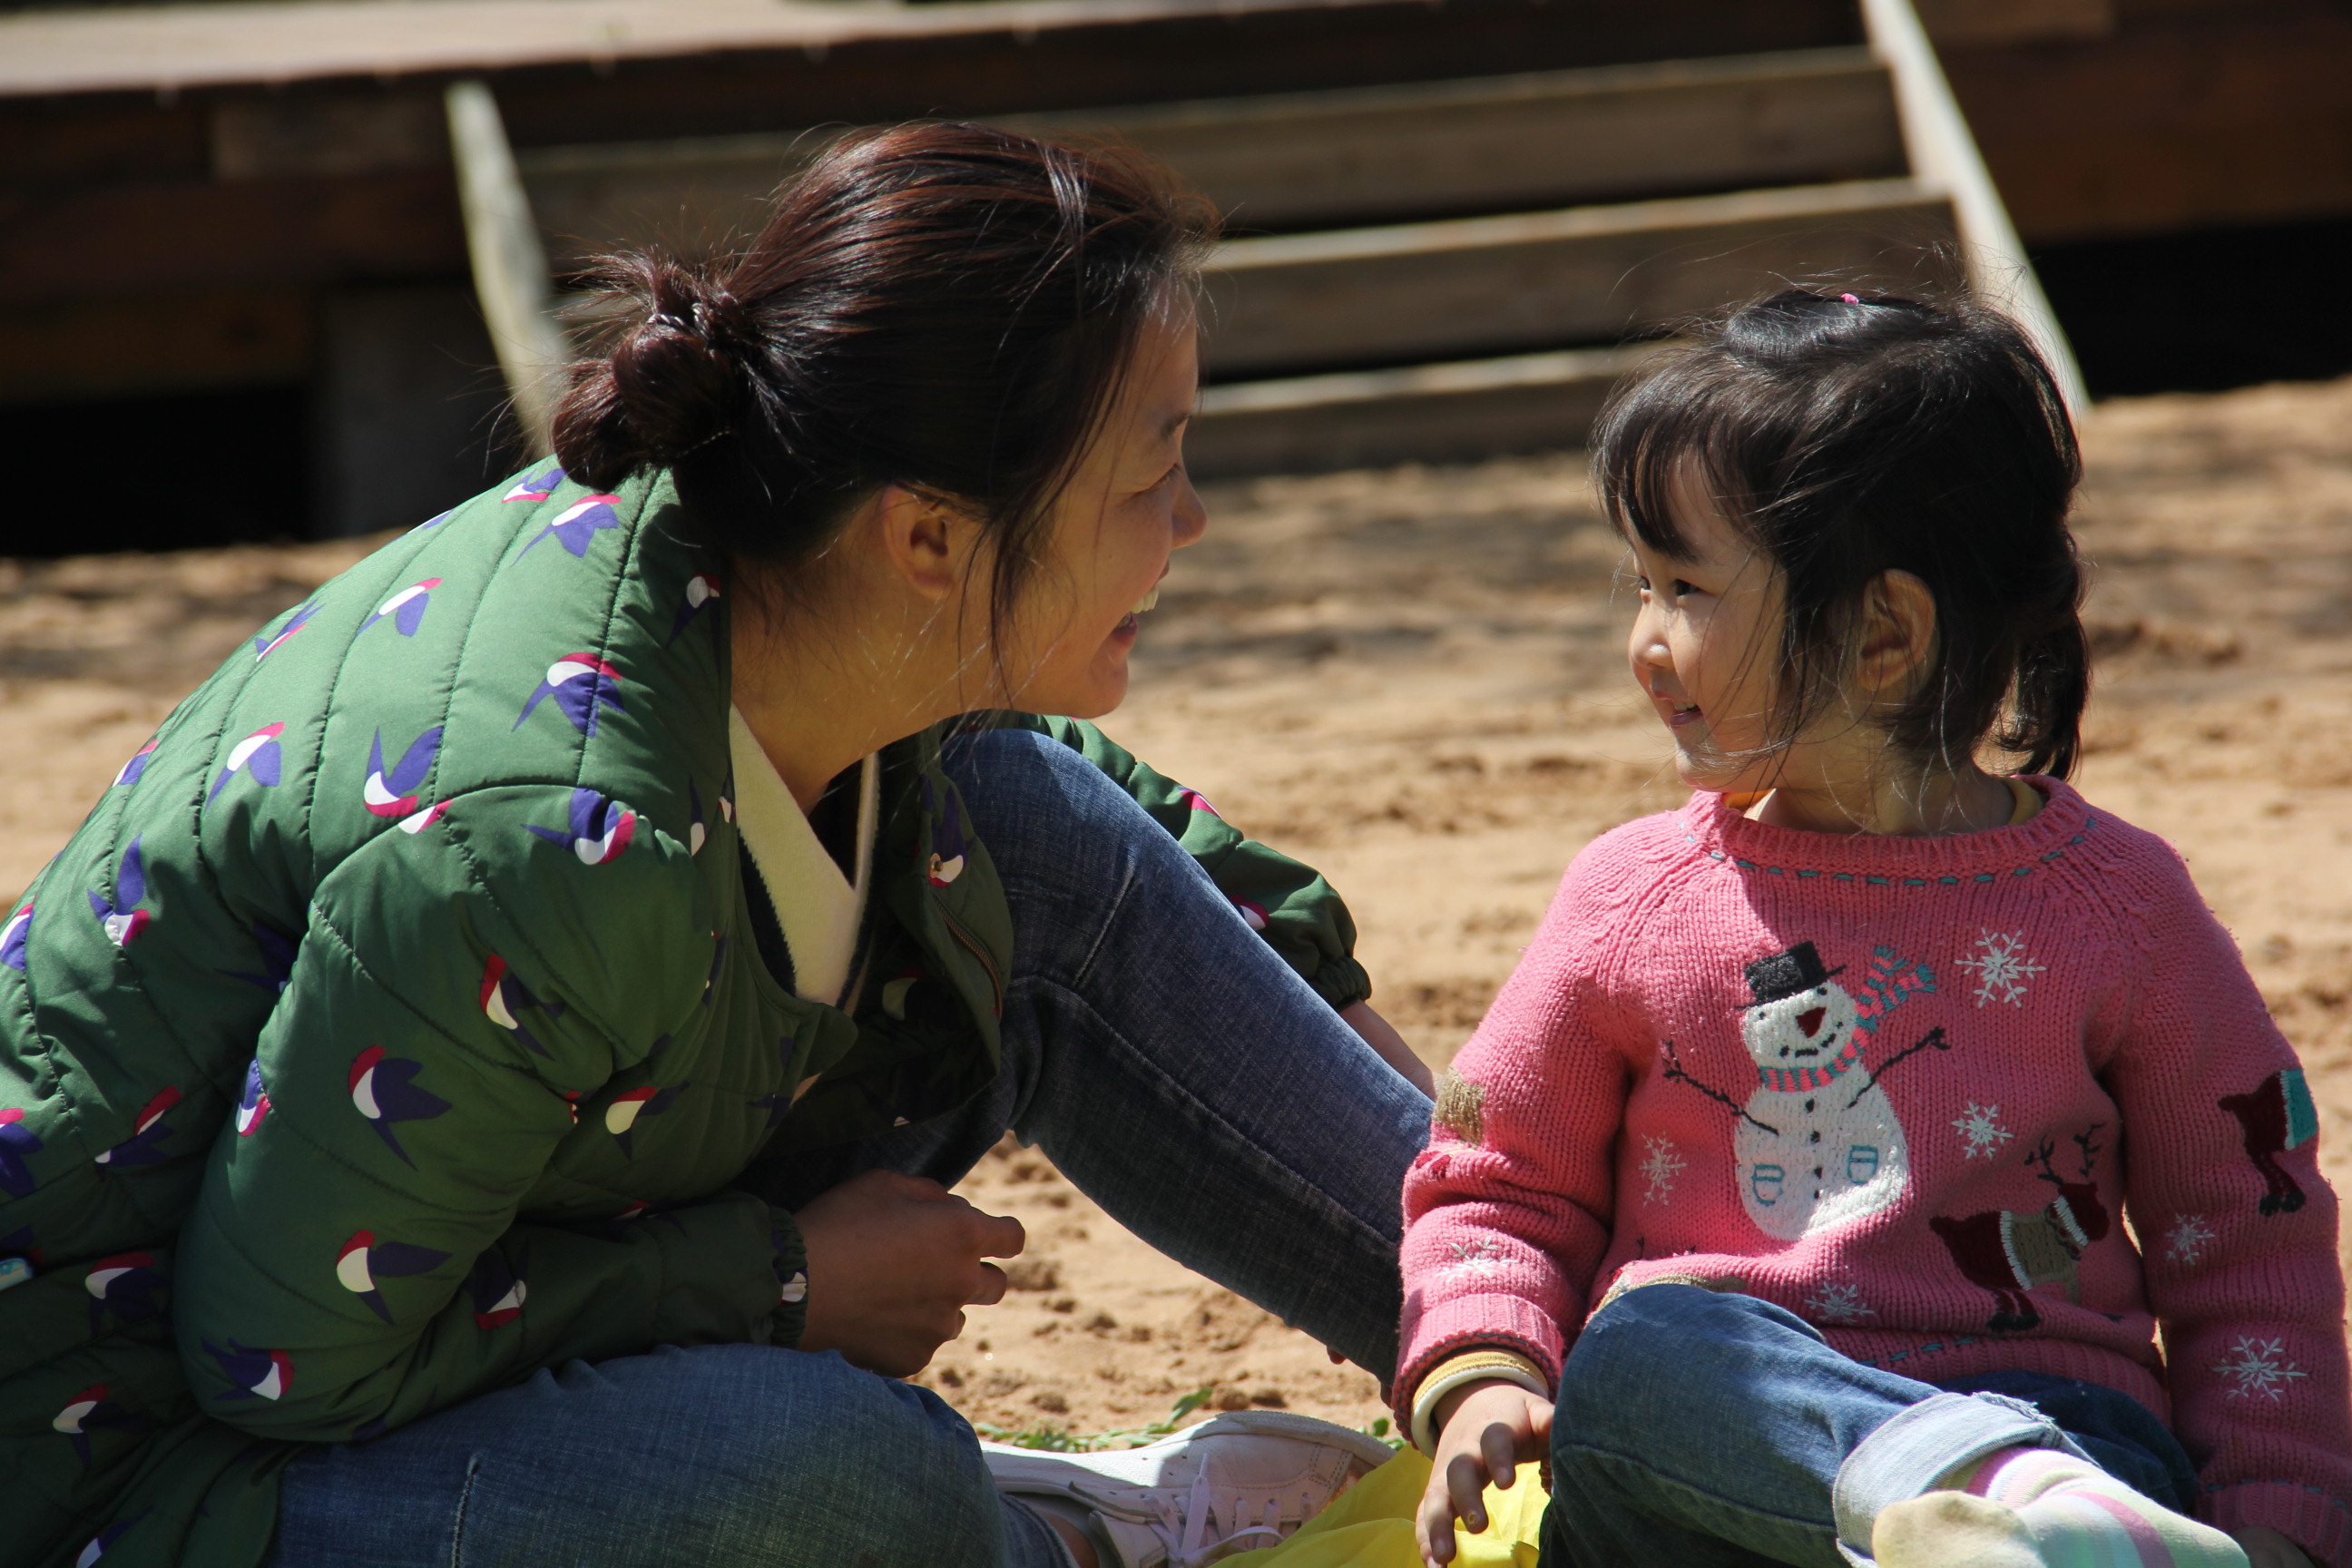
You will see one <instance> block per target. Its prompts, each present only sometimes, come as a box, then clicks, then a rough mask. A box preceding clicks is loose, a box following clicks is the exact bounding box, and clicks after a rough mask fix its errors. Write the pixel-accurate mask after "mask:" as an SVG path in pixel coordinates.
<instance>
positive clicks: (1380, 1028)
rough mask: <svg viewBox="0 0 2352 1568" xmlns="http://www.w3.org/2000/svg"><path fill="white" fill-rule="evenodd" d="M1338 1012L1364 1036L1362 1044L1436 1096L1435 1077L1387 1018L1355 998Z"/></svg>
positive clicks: (1419, 1087) (1415, 1083)
mask: <svg viewBox="0 0 2352 1568" xmlns="http://www.w3.org/2000/svg"><path fill="white" fill-rule="evenodd" d="M1339 1016H1340V1017H1341V1018H1342V1019H1344V1020H1345V1021H1346V1023H1347V1026H1348V1027H1349V1028H1351V1029H1353V1030H1355V1031H1356V1033H1358V1034H1359V1035H1361V1036H1362V1037H1364V1044H1366V1045H1368V1046H1370V1047H1372V1049H1374V1050H1376V1051H1378V1052H1380V1053H1381V1060H1382V1061H1384V1062H1386V1063H1388V1064H1389V1066H1391V1067H1392V1068H1396V1069H1397V1071H1399V1072H1401V1073H1402V1074H1404V1076H1405V1079H1406V1081H1407V1082H1409V1083H1411V1084H1412V1087H1413V1088H1415V1089H1419V1090H1421V1092H1422V1093H1423V1094H1425V1095H1427V1096H1429V1097H1430V1098H1431V1099H1432V1100H1434V1099H1436V1098H1437V1084H1436V1080H1434V1079H1432V1078H1431V1077H1430V1076H1429V1065H1428V1064H1427V1063H1426V1062H1424V1061H1423V1060H1422V1059H1421V1058H1419V1057H1417V1056H1414V1055H1413V1054H1412V1047H1411V1046H1408V1045H1406V1044H1405V1043H1404V1037H1403V1036H1402V1035H1400V1034H1398V1033H1397V1032H1396V1030H1395V1029H1394V1028H1392V1027H1391V1026H1390V1024H1389V1021H1388V1020H1387V1019H1386V1018H1383V1017H1381V1016H1380V1015H1379V1014H1378V1013H1375V1012H1373V1011H1372V1007H1371V1004H1370V1003H1369V1002H1357V1003H1354V1004H1352V1005H1349V1006H1346V1007H1342V1008H1340V1009H1339Z"/></svg>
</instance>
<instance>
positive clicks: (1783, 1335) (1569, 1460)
mask: <svg viewBox="0 0 2352 1568" xmlns="http://www.w3.org/2000/svg"><path fill="white" fill-rule="evenodd" d="M2010 1447H2063V1448H2065V1449H2067V1450H2069V1451H2070V1452H2072V1453H2074V1454H2076V1455H2078V1456H2080V1457H2082V1458H2088V1459H2090V1460H2092V1461H2093V1462H2095V1463H2096V1464H2097V1465H2099V1466H2100V1467H2101V1468H2104V1469H2105V1470H2106V1471H2107V1472H2108V1473H2109V1474H2110V1475H2113V1476H2114V1477H2116V1479H2118V1480H2121V1481H2123V1482H2124V1483H2125V1484H2126V1485H2127V1486H2130V1487H2132V1488H2135V1489H2137V1490H2138V1491H2139V1492H2141V1493H2142V1494H2143V1495H2145V1496H2147V1497H2151V1498H2154V1499H2155V1500H2158V1502H2161V1503H2163V1504H2165V1505H2166V1506H2167V1507H2169V1508H2173V1509H2177V1510H2182V1511H2186V1510H2188V1509H2189V1508H2190V1507H2192V1506H2193V1505H2194V1502H2195V1498H2196V1471H2195V1468H2194V1467H2192V1466H2191V1465H2190V1464H2189V1456H2188V1455H2187V1454H2186V1453H2184V1452H2183V1451H2182V1449H2181V1447H2180V1444H2179V1441H2178V1440H2177V1439H2175V1438H2174V1436H2172V1434H2171V1433H2170V1432H2169V1431H2168V1430H2167V1429H2166V1427H2165V1426H2164V1424H2163V1423H2162V1422H2161V1421H2159V1420H2158V1419H2157V1417H2156V1415H2154V1414H2153V1413H2152V1412H2150V1411H2149V1410H2147V1408H2145V1407H2144V1406H2142V1405H2140V1404H2139V1403H2138V1402H2137V1401H2136V1400H2134V1399H2132V1398H2131V1397H2130V1396H2128V1395H2126V1394H2118V1393H2116V1391H2115V1390H2113V1389H2107V1388H2101V1387H2099V1386H2097V1385H2096V1384H2087V1383H2077V1382H2074V1381H2073V1380H2072V1379H2068V1378H2063V1377H2051V1376H2047V1375H2044V1374H2042V1373H1985V1374H1982V1375H1979V1376H1977V1377H1974V1378H1970V1379H1967V1380H1965V1381H1961V1382H1956V1383H1952V1384H1942V1385H1938V1384H1927V1383H1918V1382H1915V1381H1913V1380H1912V1379H1910V1378H1907V1377H1898V1376H1896V1375H1895V1373H1890V1372H1886V1371H1884V1370H1882V1369H1880V1368H1877V1367H1871V1366H1864V1364H1862V1363H1860V1362H1856V1361H1853V1360H1850V1359H1848V1358H1847V1357H1845V1356H1843V1355H1840V1354H1839V1353H1838V1352H1835V1351H1833V1350H1832V1349H1831V1348H1830V1347H1829V1346H1828V1345H1827V1344H1826V1343H1824V1342H1823V1341H1822V1336H1821V1335H1820V1333H1819V1332H1817V1331H1815V1330H1814V1329H1813V1327H1812V1326H1811V1324H1809V1323H1807V1322H1806V1321H1804V1320H1803V1319H1801V1318H1799V1317H1797V1316H1795V1315H1794V1314H1792V1313H1790V1312H1787V1311H1784V1310H1781V1309H1780V1308H1779V1307H1776V1306H1773V1305H1771V1304H1770V1303H1769V1302H1765V1301H1759V1300H1756V1299H1755V1298H1754V1297H1752V1296H1739V1295H1721V1294H1717V1293H1716V1292H1715V1291H1712V1290H1704V1289H1698V1288H1697V1287H1696V1286H1690V1285H1650V1286H1645V1287H1643V1288H1642V1289H1637V1290H1629V1291H1627V1292H1626V1293H1625V1294H1624V1295H1622V1296H1620V1297H1619V1298H1618V1299H1617V1300H1614V1301H1612V1302H1611V1303H1610V1304H1609V1305H1608V1306H1606V1307H1604V1308H1602V1309H1601V1310H1600V1311H1599V1312H1597V1313H1595V1314H1594V1315H1593V1318H1592V1321H1591V1322H1590V1323H1588V1324H1586V1325H1585V1329H1584V1331H1583V1333H1582V1334H1580V1335H1579V1336H1578V1338H1577V1341H1576V1344H1575V1346H1574V1347H1573V1348H1572V1349H1571V1350H1570V1352H1569V1357H1568V1364H1567V1366H1566V1367H1565V1368H1563V1369H1562V1371H1561V1373H1560V1385H1559V1403H1558V1405H1557V1407H1556V1408H1555V1409H1554V1411H1553V1415H1552V1438H1551V1474H1552V1500H1551V1507H1550V1509H1549V1510H1548V1511H1547V1512H1546V1514H1545V1516H1544V1527H1543V1563H1544V1568H1658V1565H1660V1564H1667V1563H1671V1564H1673V1565H1674V1568H1761V1565H1762V1564H1766V1563H1805V1564H1818V1565H1819V1568H1845V1565H1846V1564H1849V1563H1868V1562H1869V1561H1870V1556H1869V1552H1870V1526H1871V1522H1872V1521H1874V1519H1875V1518H1876V1517H1877V1515H1878V1510H1880V1509H1882V1508H1884V1507H1885V1506H1886V1505H1887V1504H1889V1503H1893V1502H1899V1501H1901V1500H1904V1499H1906V1498H1913V1497H1917V1496H1918V1495H1920V1494H1921V1493H1922V1492H1925V1491H1927V1490H1928V1489H1930V1488H1931V1487H1932V1486H1933V1485H1934V1484H1935V1482H1936V1480H1937V1478H1938V1477H1940V1476H1943V1475H1944V1474H1946V1473H1947V1472H1948V1471H1950V1470H1952V1469H1955V1468H1958V1467H1959V1466H1961V1465H1964V1464H1967V1463H1969V1461H1971V1460H1973V1459H1977V1458H1982V1457H1983V1456H1985V1455H1987V1454H1990V1453H1992V1452H1994V1451H1996V1450H1998V1449H2001V1448H2010Z"/></svg>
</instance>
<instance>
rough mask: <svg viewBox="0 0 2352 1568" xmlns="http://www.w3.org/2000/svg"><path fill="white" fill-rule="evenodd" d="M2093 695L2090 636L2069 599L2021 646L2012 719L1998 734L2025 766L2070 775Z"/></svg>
mask: <svg viewBox="0 0 2352 1568" xmlns="http://www.w3.org/2000/svg"><path fill="white" fill-rule="evenodd" d="M2090 697H2091V639H2090V637H2089V636H2088V634H2086V633H2085V632H2084V630H2083V616H2082V614H2081V611H2080V610H2079V608H2078V607H2077V605H2074V604H2070V605H2067V606H2066V608H2065V611H2064V613H2063V615H2061V616H2054V617H2053V619H2052V621H2051V624H2050V625H2049V626H2047V627H2046V628H2044V629H2043V630H2042V631H2041V632H2038V633H2036V634H2034V635H2033V636H2032V637H2028V638H2026V639H2025V640H2024V641H2023V642H2022V643H2021V644H2020V645H2019V647H2018V650H2017V683H2016V686H2015V687H2014V689H2012V691H2011V697H2010V707H2009V721H2008V722H2007V723H2005V724H2004V725H2002V726H2001V729H2000V733H1999V734H1998V735H1996V736H1995V737H1994V739H1995V741H1996V742H1998V743H1999V744H2000V748H2001V749H2002V750H2003V751H2007V752H2017V753H2019V754H2020V755H2021V756H2022V757H2023V758H2024V759H2025V763H2024V769H2023V771H2024V772H2026V773H2047V774H2049V775H2050V776H2051V777H2052V778H2060V779H2063V778H2066V777H2069V776H2070V775H2072V774H2073V773H2074V764H2075V763H2078V762H2080V761H2081V760H2082V751H2083V708H2084V704H2085V703H2087V702H2088V701H2089V700H2090Z"/></svg>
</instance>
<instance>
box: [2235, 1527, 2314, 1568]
mask: <svg viewBox="0 0 2352 1568" xmlns="http://www.w3.org/2000/svg"><path fill="white" fill-rule="evenodd" d="M2230 1539H2231V1540H2232V1541H2234V1542H2237V1543H2238V1544H2239V1546H2240V1547H2242V1548H2243V1549H2244V1551H2245V1553H2246V1561H2247V1562H2248V1563H2251V1564H2252V1568H2311V1558H2310V1557H2309V1556H2308V1555H2307V1554H2305V1552H2304V1550H2303V1548H2302V1547H2300V1546H2297V1545H2296V1544H2295V1543H2294V1542H2292V1541H2289V1540H2288V1539H2287V1538H2286V1537H2285V1536H2284V1535H2281V1534H2280V1533H2279V1532H2278V1531H2275V1530H2273V1529H2272V1528H2271V1527H2270V1526H2269V1525H2267V1524H2250V1525H2248V1526H2246V1528H2245V1529H2243V1530H2233V1531H2231V1532H2230Z"/></svg>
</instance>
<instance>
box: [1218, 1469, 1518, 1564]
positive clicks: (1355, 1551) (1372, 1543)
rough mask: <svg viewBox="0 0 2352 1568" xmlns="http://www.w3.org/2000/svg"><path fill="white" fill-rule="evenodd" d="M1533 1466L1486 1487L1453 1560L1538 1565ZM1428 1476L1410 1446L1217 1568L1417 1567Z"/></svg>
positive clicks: (1457, 1534) (1457, 1537)
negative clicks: (1506, 1482) (1418, 1517)
mask: <svg viewBox="0 0 2352 1568" xmlns="http://www.w3.org/2000/svg"><path fill="white" fill-rule="evenodd" d="M1428 1484H1429V1460H1428V1459H1427V1458H1424V1457H1423V1456H1422V1455H1420V1454H1417V1453H1415V1452H1413V1451H1412V1449H1411V1448H1407V1449H1406V1450H1404V1452H1402V1453H1401V1454H1399V1455H1398V1456H1397V1457H1396V1458H1393V1459H1391V1460H1390V1461H1389V1462H1388V1463H1387V1464H1385V1465H1382V1466H1381V1468H1379V1469H1377V1470H1374V1471H1373V1472H1372V1473H1371V1474H1370V1475H1369V1476H1366V1477H1365V1478H1364V1479H1362V1480H1360V1481H1358V1482H1357V1483H1356V1484H1355V1485H1354V1486H1352V1487H1349V1489H1347V1490H1346V1491H1344V1492H1341V1493H1340V1494H1339V1498H1338V1500H1335V1501H1334V1502H1333V1503H1332V1504H1331V1506H1330V1507H1329V1508H1327V1509H1325V1510H1323V1511H1322V1512H1321V1513H1318V1514H1317V1515H1316V1516H1315V1517H1314V1518H1313V1519H1310V1520H1308V1521H1307V1522H1306V1524H1305V1525H1303V1526H1301V1527H1300V1529H1299V1531H1298V1533H1297V1534H1296V1535H1294V1536H1292V1537H1291V1538H1290V1539H1289V1540H1287V1541H1286V1542H1283V1543H1282V1544H1281V1545H1279V1546H1267V1547H1262V1548H1260V1549H1259V1550H1257V1551H1255V1552H1242V1553H1240V1554H1239V1555H1237V1556H1234V1557H1228V1558H1226V1559H1225V1560H1224V1562H1223V1563H1222V1564H1220V1568H1422V1563H1421V1548H1420V1547H1419V1546H1417V1545H1415V1544H1414V1543H1413V1538H1412V1514H1413V1510H1414V1509H1415V1508H1417V1507H1419V1506H1420V1504H1421V1493H1422V1489H1423V1488H1424V1487H1426V1486H1427V1485H1428ZM1549 1501H1550V1499H1549V1497H1547V1496H1546V1495H1545V1493H1544V1489H1543V1485H1542V1482H1541V1480H1540V1479H1539V1478H1538V1467H1537V1466H1535V1465H1521V1466H1520V1467H1519V1473H1518V1477H1517V1479H1516V1480H1514V1481H1513V1482H1512V1484H1511V1487H1510V1489H1509V1490H1507V1491H1503V1490H1498V1489H1496V1488H1494V1487H1488V1488H1487V1489H1486V1530H1485V1531H1482V1532H1480V1533H1479V1534H1476V1535H1472V1534H1471V1533H1469V1532H1468V1531H1465V1530H1464V1529H1462V1527H1461V1526H1460V1525H1458V1524H1457V1525H1456V1526H1454V1562H1453V1564H1452V1568H1536V1556H1537V1550H1536V1532H1537V1531H1538V1529H1539V1528H1540V1527H1541V1525H1542V1523H1543V1513H1544V1505H1545V1504H1546V1503H1547V1502H1549Z"/></svg>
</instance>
